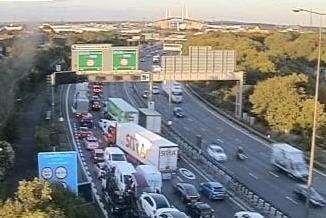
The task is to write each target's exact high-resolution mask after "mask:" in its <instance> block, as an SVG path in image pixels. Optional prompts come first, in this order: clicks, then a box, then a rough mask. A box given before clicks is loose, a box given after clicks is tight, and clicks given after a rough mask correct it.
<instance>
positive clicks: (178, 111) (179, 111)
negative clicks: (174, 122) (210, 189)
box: [173, 107, 185, 118]
mask: <svg viewBox="0 0 326 218" xmlns="http://www.w3.org/2000/svg"><path fill="white" fill-rule="evenodd" d="M173 115H174V116H176V117H180V118H182V117H185V115H184V113H183V112H182V108H181V107H175V108H174V109H173Z"/></svg>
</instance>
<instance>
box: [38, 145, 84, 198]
mask: <svg viewBox="0 0 326 218" xmlns="http://www.w3.org/2000/svg"><path fill="white" fill-rule="evenodd" d="M38 171H39V177H40V178H42V179H45V180H48V181H50V182H52V183H59V184H61V185H62V186H63V187H65V188H68V189H69V190H70V191H72V192H74V193H76V194H77V193H78V184H77V153H76V152H75V151H67V152H40V153H38Z"/></svg>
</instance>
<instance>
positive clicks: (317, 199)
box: [293, 185, 326, 207]
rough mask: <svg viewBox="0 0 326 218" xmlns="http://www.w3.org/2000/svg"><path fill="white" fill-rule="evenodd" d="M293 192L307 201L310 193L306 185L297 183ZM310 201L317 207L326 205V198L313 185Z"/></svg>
mask: <svg viewBox="0 0 326 218" xmlns="http://www.w3.org/2000/svg"><path fill="white" fill-rule="evenodd" d="M293 192H294V194H295V195H296V196H297V197H298V198H299V199H300V200H302V201H306V199H307V196H308V194H309V193H308V188H307V186H306V185H297V187H296V188H295V189H294V190H293ZM309 203H310V204H311V205H312V206H315V207H324V206H325V205H326V201H325V199H324V198H323V197H322V196H321V195H320V194H319V193H318V192H317V191H316V190H315V189H314V188H313V187H311V189H310V198H309Z"/></svg>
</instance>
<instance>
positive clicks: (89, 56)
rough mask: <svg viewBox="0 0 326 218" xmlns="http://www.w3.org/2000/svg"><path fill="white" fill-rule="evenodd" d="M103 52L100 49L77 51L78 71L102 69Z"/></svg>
mask: <svg viewBox="0 0 326 218" xmlns="http://www.w3.org/2000/svg"><path fill="white" fill-rule="evenodd" d="M102 69H103V52H102V51H91V50H90V51H79V52H78V70H79V71H102Z"/></svg>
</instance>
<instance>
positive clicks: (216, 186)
mask: <svg viewBox="0 0 326 218" xmlns="http://www.w3.org/2000/svg"><path fill="white" fill-rule="evenodd" d="M199 192H200V193H202V194H203V195H205V196H207V197H208V198H209V199H210V200H223V199H224V198H225V193H226V192H225V188H224V187H223V185H222V184H221V183H219V182H203V183H200V185H199Z"/></svg>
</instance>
